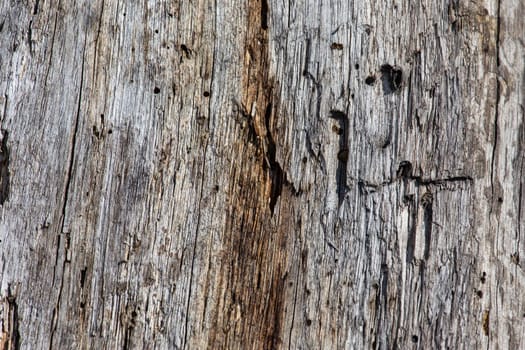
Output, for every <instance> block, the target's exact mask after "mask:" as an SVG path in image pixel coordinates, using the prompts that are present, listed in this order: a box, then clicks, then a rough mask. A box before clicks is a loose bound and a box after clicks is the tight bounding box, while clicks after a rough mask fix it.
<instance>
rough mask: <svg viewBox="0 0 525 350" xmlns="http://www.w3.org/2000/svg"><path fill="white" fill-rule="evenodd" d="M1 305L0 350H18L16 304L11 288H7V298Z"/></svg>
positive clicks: (18, 334)
mask: <svg viewBox="0 0 525 350" xmlns="http://www.w3.org/2000/svg"><path fill="white" fill-rule="evenodd" d="M1 304H2V305H1V306H0V308H1V309H0V311H2V312H1V313H0V317H2V320H1V324H2V328H1V329H0V349H2V350H18V349H20V332H19V319H18V304H17V302H16V295H14V294H13V293H12V292H11V286H9V288H8V290H7V296H6V297H5V298H4V299H3V300H2V302H1Z"/></svg>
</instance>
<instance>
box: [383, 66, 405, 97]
mask: <svg viewBox="0 0 525 350" xmlns="http://www.w3.org/2000/svg"><path fill="white" fill-rule="evenodd" d="M380 70H381V81H382V82H383V94H385V95H389V94H392V93H394V92H396V91H397V90H399V89H400V88H401V83H402V82H403V71H402V70H401V69H400V68H398V67H393V66H391V65H389V64H384V65H382V66H381V67H380Z"/></svg>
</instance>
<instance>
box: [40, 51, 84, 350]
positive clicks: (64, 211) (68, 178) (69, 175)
mask: <svg viewBox="0 0 525 350" xmlns="http://www.w3.org/2000/svg"><path fill="white" fill-rule="evenodd" d="M85 48H86V42H85V41H84V49H83V52H82V64H81V66H80V87H79V93H78V101H77V112H76V115H75V124H74V127H73V136H72V139H71V152H70V156H69V165H68V169H67V173H66V186H65V189H64V197H63V200H62V211H61V214H62V217H61V221H62V223H61V229H60V232H59V235H58V241H57V251H56V257H55V266H54V268H53V283H54V280H55V274H56V267H57V265H58V260H59V255H60V242H61V235H62V234H66V243H64V250H65V252H64V261H63V262H62V271H61V273H60V286H59V290H58V297H57V300H56V305H55V311H54V316H53V322H52V323H51V335H50V337H49V348H50V349H52V348H53V340H54V336H55V332H56V330H57V325H58V321H57V320H58V313H59V310H60V303H61V299H62V291H63V289H64V278H65V268H66V263H68V260H67V258H66V256H67V250H68V249H69V246H68V245H69V244H68V241H69V239H70V238H69V234H70V233H69V232H65V224H66V214H67V204H68V200H69V191H70V187H71V180H72V178H73V167H74V163H75V146H76V143H77V134H78V125H79V120H80V114H81V104H82V90H83V87H84V63H85Z"/></svg>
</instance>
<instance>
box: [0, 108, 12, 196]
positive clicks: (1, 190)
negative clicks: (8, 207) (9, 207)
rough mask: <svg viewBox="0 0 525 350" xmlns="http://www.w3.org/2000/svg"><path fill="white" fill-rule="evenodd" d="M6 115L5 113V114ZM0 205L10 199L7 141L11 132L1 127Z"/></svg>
mask: <svg viewBox="0 0 525 350" xmlns="http://www.w3.org/2000/svg"><path fill="white" fill-rule="evenodd" d="M4 116H5V115H4ZM0 136H1V137H2V139H1V141H0V205H3V204H4V203H5V202H6V201H7V200H8V199H9V181H10V179H9V148H8V147H7V141H8V138H9V132H8V131H7V130H5V129H0Z"/></svg>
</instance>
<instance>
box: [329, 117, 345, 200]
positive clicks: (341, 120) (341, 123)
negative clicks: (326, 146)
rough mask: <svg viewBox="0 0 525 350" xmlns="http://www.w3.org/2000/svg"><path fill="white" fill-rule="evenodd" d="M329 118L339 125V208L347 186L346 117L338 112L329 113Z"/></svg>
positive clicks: (337, 173) (337, 177) (337, 172)
mask: <svg viewBox="0 0 525 350" xmlns="http://www.w3.org/2000/svg"><path fill="white" fill-rule="evenodd" d="M330 118H332V119H335V120H337V122H338V123H339V125H338V127H339V129H338V130H339V132H338V133H339V150H338V151H337V159H338V160H339V161H338V163H337V171H336V183H337V197H338V204H339V206H341V204H342V203H343V200H344V198H345V195H346V193H347V192H348V184H347V181H346V176H347V166H348V115H347V114H346V113H345V112H342V111H338V110H331V111H330Z"/></svg>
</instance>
